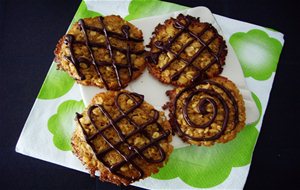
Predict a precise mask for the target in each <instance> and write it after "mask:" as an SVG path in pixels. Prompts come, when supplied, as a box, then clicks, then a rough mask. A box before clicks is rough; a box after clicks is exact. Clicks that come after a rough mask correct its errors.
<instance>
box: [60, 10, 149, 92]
mask: <svg viewBox="0 0 300 190" xmlns="http://www.w3.org/2000/svg"><path fill="white" fill-rule="evenodd" d="M54 53H55V61H56V62H58V69H60V70H63V71H66V72H67V73H68V74H69V75H70V76H71V77H73V78H74V79H75V80H76V81H77V82H78V83H80V84H82V85H92V86H98V87H100V88H106V89H108V90H120V89H122V88H124V87H126V86H127V85H128V83H129V82H130V81H132V80H134V79H136V78H137V77H138V76H139V75H141V74H142V72H143V70H144V68H145V66H146V64H145V59H144V55H145V51H144V45H143V34H142V31H141V30H139V29H138V28H136V27H135V26H134V25H132V24H131V23H129V22H127V21H125V20H123V19H122V18H121V17H120V16H115V15H111V16H105V17H102V16H100V17H94V18H85V19H80V20H79V21H78V22H76V23H75V24H74V25H73V26H72V27H71V28H70V30H69V31H68V32H67V34H66V35H65V36H63V37H62V38H61V39H60V40H59V42H58V44H57V46H56V49H55V51H54Z"/></svg>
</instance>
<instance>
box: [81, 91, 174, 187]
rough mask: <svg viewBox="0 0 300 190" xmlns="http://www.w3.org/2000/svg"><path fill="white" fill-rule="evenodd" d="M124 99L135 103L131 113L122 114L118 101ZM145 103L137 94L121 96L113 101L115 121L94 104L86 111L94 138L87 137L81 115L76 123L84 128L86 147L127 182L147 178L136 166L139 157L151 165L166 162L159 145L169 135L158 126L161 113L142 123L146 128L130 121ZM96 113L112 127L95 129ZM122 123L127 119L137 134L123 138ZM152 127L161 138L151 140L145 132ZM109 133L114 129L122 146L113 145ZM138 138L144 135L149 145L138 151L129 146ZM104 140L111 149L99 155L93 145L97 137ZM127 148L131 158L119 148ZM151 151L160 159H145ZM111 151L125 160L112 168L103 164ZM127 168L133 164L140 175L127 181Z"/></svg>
mask: <svg viewBox="0 0 300 190" xmlns="http://www.w3.org/2000/svg"><path fill="white" fill-rule="evenodd" d="M121 95H124V96H126V97H127V98H129V99H130V100H132V101H133V102H134V105H133V106H132V107H130V108H129V109H128V110H123V109H122V108H121V105H120V104H119V98H120V96H121ZM143 102H144V96H143V95H140V94H137V93H127V92H120V93H119V94H118V95H117V96H116V97H115V100H114V104H115V106H116V108H117V109H118V111H119V112H120V115H119V116H118V117H116V118H112V116H111V115H110V114H109V112H108V111H107V110H106V109H105V108H104V107H103V106H102V105H100V104H95V105H92V106H90V108H89V109H88V111H87V114H88V117H89V119H90V121H91V124H92V126H93V127H94V128H95V129H96V133H94V134H93V135H90V136H88V135H87V133H86V132H85V129H84V128H83V126H82V124H81V122H80V120H79V119H80V118H81V117H83V116H82V115H81V114H78V113H77V116H76V119H77V122H78V123H79V125H80V126H81V128H82V130H83V133H84V136H85V139H86V141H87V143H88V144H89V145H90V146H91V148H92V149H93V151H94V153H95V155H96V157H97V159H98V160H99V161H100V162H102V163H103V164H104V165H105V167H106V168H107V169H108V170H109V171H110V172H111V173H113V174H116V175H118V176H120V177H122V178H125V179H127V180H129V181H131V182H133V181H136V180H138V179H140V178H143V177H144V171H143V170H142V169H141V168H140V167H139V166H138V165H137V164H136V163H135V162H134V159H135V158H136V157H140V158H142V159H143V160H145V161H147V162H148V163H160V162H163V161H164V160H165V159H166V153H165V151H164V150H163V148H162V147H161V146H160V145H159V142H160V141H161V140H163V139H167V138H168V136H169V135H170V132H169V131H165V130H164V129H163V127H162V126H161V125H160V124H159V123H158V122H157V120H158V118H159V112H158V111H156V110H152V112H153V117H151V116H149V117H150V118H149V119H148V121H147V122H145V123H143V124H140V125H139V124H137V123H136V122H135V121H134V120H133V119H132V118H130V116H129V114H130V113H133V112H134V110H135V109H137V108H139V107H140V106H141V105H142V104H143ZM94 109H99V111H100V112H102V114H103V115H104V116H105V117H106V118H107V119H108V121H109V124H107V125H106V126H104V127H102V126H101V129H99V128H100V126H97V125H96V122H95V120H94V117H95V116H93V110H94ZM122 119H126V120H128V121H129V123H130V124H131V125H133V126H134V128H135V129H134V130H133V131H132V132H130V133H129V134H127V135H124V134H123V133H122V131H121V129H120V127H119V125H118V122H119V121H121V120H122ZM152 124H156V126H157V127H158V129H159V132H160V133H161V135H160V136H159V137H158V138H155V139H154V138H152V136H151V135H150V134H149V133H148V132H147V131H146V128H147V127H148V126H149V125H152ZM109 129H113V130H114V131H115V132H116V133H117V135H118V137H119V140H120V141H119V142H117V143H113V142H111V140H110V139H109V138H108V137H107V136H106V135H105V133H104V132H105V131H106V130H109ZM137 134H141V135H143V136H144V137H146V138H147V139H148V140H149V143H148V144H145V145H143V146H142V147H136V146H134V145H132V144H130V143H129V142H128V139H129V138H130V137H132V136H134V135H137ZM98 136H101V137H102V138H103V139H104V140H105V141H106V143H107V144H108V145H109V147H108V148H106V149H105V150H102V151H100V152H98V151H97V150H96V149H95V146H94V144H93V142H92V141H93V139H95V138H96V137H98ZM124 145H125V146H126V147H128V149H129V150H130V154H125V153H124V152H123V151H122V150H121V149H120V147H121V146H124ZM150 147H155V148H156V149H157V150H158V152H159V155H160V157H159V159H157V160H155V159H152V158H148V157H147V156H146V155H145V153H144V152H145V151H146V150H147V149H148V148H150ZM111 151H116V152H117V153H118V154H119V155H121V156H122V158H123V160H122V161H121V162H119V163H116V164H113V165H111V164H109V163H108V162H107V161H105V160H104V157H105V155H106V154H108V153H109V152H111ZM126 164H131V165H132V166H133V168H134V169H135V170H136V171H137V172H138V176H137V177H135V178H133V177H128V176H125V175H123V174H122V173H121V171H120V168H121V167H122V166H124V165H126Z"/></svg>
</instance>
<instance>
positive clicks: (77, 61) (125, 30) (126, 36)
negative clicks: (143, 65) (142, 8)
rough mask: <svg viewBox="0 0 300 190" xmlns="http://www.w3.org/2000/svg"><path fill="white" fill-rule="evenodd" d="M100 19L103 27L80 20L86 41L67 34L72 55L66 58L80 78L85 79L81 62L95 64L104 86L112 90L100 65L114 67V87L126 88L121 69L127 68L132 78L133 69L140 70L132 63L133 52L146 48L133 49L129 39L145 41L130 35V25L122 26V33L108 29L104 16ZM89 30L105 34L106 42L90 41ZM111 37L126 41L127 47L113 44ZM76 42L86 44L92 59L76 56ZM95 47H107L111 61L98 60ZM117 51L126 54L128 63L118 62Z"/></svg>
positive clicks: (141, 52) (66, 40) (89, 64)
mask: <svg viewBox="0 0 300 190" xmlns="http://www.w3.org/2000/svg"><path fill="white" fill-rule="evenodd" d="M98 20H99V23H100V25H101V28H96V27H93V26H87V25H86V24H85V22H84V20H83V19H80V20H79V21H78V25H79V26H80V30H81V31H82V33H83V35H84V41H78V40H75V37H74V36H73V35H71V34H67V35H66V36H65V44H67V45H68V47H69V49H70V56H66V57H65V58H66V59H68V60H69V61H70V62H71V63H72V64H73V65H74V67H75V69H76V72H77V73H78V76H79V80H84V79H85V76H84V75H83V73H82V72H81V71H80V63H85V64H86V65H87V66H88V67H90V66H91V65H92V66H94V68H95V70H96V72H97V75H98V77H99V78H100V79H101V80H102V81H103V84H104V86H105V88H106V89H107V90H110V86H109V85H108V83H107V81H106V79H105V78H104V76H103V74H102V73H101V71H100V69H99V67H112V68H113V71H114V73H115V78H116V81H117V83H118V87H117V89H113V90H120V89H122V88H124V87H125V86H124V85H123V84H122V81H121V79H120V74H119V70H120V69H127V71H128V76H129V79H130V80H131V79H132V75H133V71H136V70H138V69H137V68H135V67H134V66H133V65H132V62H131V54H136V55H139V54H143V53H144V50H142V51H133V50H131V48H130V44H129V41H132V42H143V39H137V38H132V37H130V34H129V30H130V27H129V26H128V25H123V26H122V28H121V31H122V34H119V33H116V32H112V31H108V30H107V29H106V26H105V24H104V22H103V20H104V18H103V17H101V16H100V17H98ZM88 30H89V31H95V32H98V33H99V34H102V35H104V37H105V43H97V42H90V40H89V38H88V33H87V31H88ZM110 38H116V39H119V40H124V41H126V42H127V48H126V49H122V48H119V47H115V46H113V45H112V44H111V42H110ZM74 44H80V45H84V46H86V47H87V49H88V52H89V56H90V59H87V58H84V57H78V58H76V56H75V54H74V48H73V45H74ZM95 47H97V48H105V49H107V50H108V52H109V56H110V58H111V62H106V61H97V60H96V58H95V55H94V52H93V48H95ZM115 51H119V52H121V53H123V54H125V56H126V62H127V63H126V64H121V63H117V62H116V60H115ZM110 77H111V76H110Z"/></svg>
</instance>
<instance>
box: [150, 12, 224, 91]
mask: <svg viewBox="0 0 300 190" xmlns="http://www.w3.org/2000/svg"><path fill="white" fill-rule="evenodd" d="M148 46H149V47H150V48H151V51H150V55H149V56H148V57H147V62H148V69H149V71H150V73H151V74H152V75H153V76H155V77H156V78H158V79H159V80H160V81H161V82H163V83H167V84H173V85H176V86H187V85H189V84H191V83H192V82H195V81H200V80H203V79H206V78H211V77H214V76H216V75H219V74H220V73H221V72H222V66H223V65H224V64H225V57H226V55H227V46H226V43H225V41H224V40H223V37H222V36H221V35H219V34H218V32H217V30H216V29H215V28H214V27H213V26H212V25H211V24H209V23H206V22H200V19H199V18H195V17H192V16H190V15H187V16H184V15H183V14H179V15H178V16H177V18H176V19H175V18H170V19H168V20H166V21H165V22H164V24H159V25H158V26H157V27H156V28H155V31H154V32H153V36H152V38H151V41H150V44H149V45H148Z"/></svg>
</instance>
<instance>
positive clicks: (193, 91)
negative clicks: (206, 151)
mask: <svg viewBox="0 0 300 190" xmlns="http://www.w3.org/2000/svg"><path fill="white" fill-rule="evenodd" d="M167 95H168V96H169V97H170V102H169V103H168V104H167V106H168V107H169V110H170V123H171V125H172V128H173V130H174V131H175V133H177V134H178V136H179V137H181V138H182V139H183V140H184V141H186V142H187V143H190V144H194V145H205V146H210V145H213V144H214V143H215V142H218V143H226V142H228V141H230V140H232V139H234V138H235V136H236V134H237V133H238V132H239V131H240V130H241V129H242V128H243V127H244V126H245V118H246V113H245V106H244V100H243V97H242V96H241V94H240V92H239V90H238V88H237V87H236V86H235V84H234V83H233V82H231V81H230V80H228V79H227V78H225V77H214V78H211V79H206V80H204V81H202V82H200V83H198V84H195V85H192V86H189V87H185V88H182V87H181V88H175V89H174V90H172V91H168V92H167Z"/></svg>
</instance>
